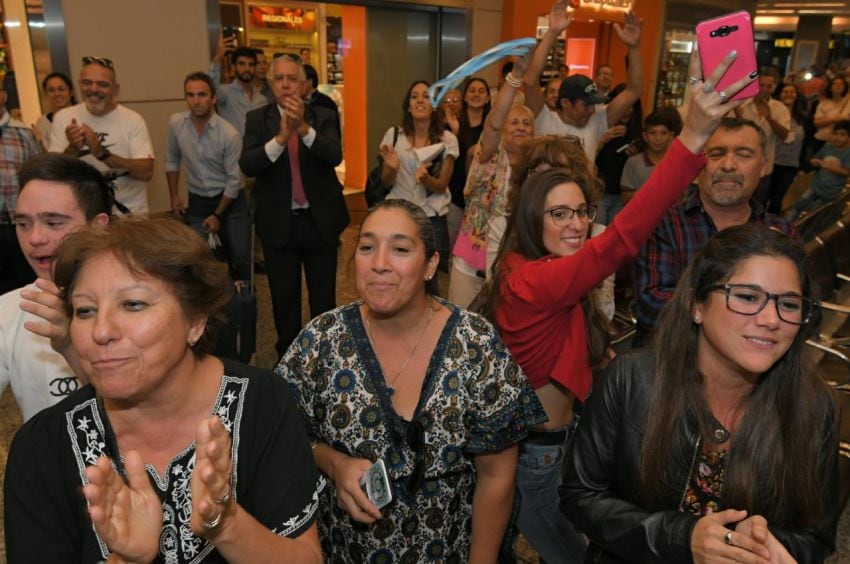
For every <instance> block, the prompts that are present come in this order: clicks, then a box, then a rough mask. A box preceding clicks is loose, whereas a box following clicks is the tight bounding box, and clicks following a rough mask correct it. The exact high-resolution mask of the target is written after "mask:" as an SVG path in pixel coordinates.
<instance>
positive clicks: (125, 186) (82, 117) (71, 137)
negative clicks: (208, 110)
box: [48, 57, 154, 213]
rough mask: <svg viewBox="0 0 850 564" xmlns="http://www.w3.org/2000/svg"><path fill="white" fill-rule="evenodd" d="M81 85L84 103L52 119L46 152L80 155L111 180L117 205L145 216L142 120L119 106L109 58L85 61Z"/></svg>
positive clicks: (149, 149) (149, 169)
mask: <svg viewBox="0 0 850 564" xmlns="http://www.w3.org/2000/svg"><path fill="white" fill-rule="evenodd" d="M79 84H80V93H81V94H82V95H83V101H82V103H80V104H77V105H76V106H71V107H69V108H65V109H62V110H59V111H58V112H57V113H56V115H55V116H53V127H52V128H51V130H50V144H49V147H48V150H49V151H50V152H52V153H65V154H66V155H71V156H73V157H78V158H80V159H82V160H84V161H86V162H87V163H89V164H90V165H92V166H94V167H95V168H97V169H98V170H99V171H100V172H101V174H103V175H104V176H106V177H107V178H110V179H112V178H114V180H115V201H116V202H117V203H118V204H120V205H122V206H126V207H127V208H129V210H130V211H132V212H133V213H146V212H147V211H148V192H147V182H148V180H150V179H151V177H152V176H153V161H154V156H153V146H152V145H151V139H150V135H149V134H148V128H147V125H145V120H144V119H143V118H142V116H140V115H139V114H137V113H136V112H134V111H133V110H131V109H129V108H127V107H125V106H122V105H120V104H119V103H118V100H117V98H118V90H119V85H118V81H117V80H116V75H115V65H114V64H113V63H112V61H111V60H109V59H104V58H101V57H83V67H82V69H81V70H80V83H79Z"/></svg>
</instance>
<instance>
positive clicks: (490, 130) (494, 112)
mask: <svg viewBox="0 0 850 564" xmlns="http://www.w3.org/2000/svg"><path fill="white" fill-rule="evenodd" d="M542 44H543V43H542V42H541V43H538V44H537V47H536V48H535V49H534V52H533V53H532V54H531V55H530V56H531V57H534V56H536V55H537V52H538V51H540V46H541V45H542ZM530 56H529V55H526V56H525V57H523V58H522V59H520V60H519V61H517V62H516V63H514V70H512V71H511V74H512V75H513V79H515V80H523V79H524V78H523V77H524V76H525V75H526V74H527V73H528V70H527V64H528V61H529V57H530ZM544 56H545V54H544ZM527 90H530V89H527ZM516 92H517V89H516V88H515V87H514V86H511V84H510V83H509V82H505V85H504V86H502V89H501V90H499V93H498V94H496V100H495V102H493V108H492V109H491V110H490V113H489V114H487V119H486V120H485V121H484V131H482V133H481V139H480V140H479V141H478V143H479V145H481V152H480V153H479V155H478V159H479V160H480V162H482V163H486V162H488V161H489V160H490V159H491V158H493V155H495V154H496V151H497V150H498V149H499V142H500V141H501V139H502V128H503V127H504V126H505V120H506V119H507V117H508V113H510V111H511V106H513V103H514V98H515V97H516ZM526 102H528V96H527V95H526Z"/></svg>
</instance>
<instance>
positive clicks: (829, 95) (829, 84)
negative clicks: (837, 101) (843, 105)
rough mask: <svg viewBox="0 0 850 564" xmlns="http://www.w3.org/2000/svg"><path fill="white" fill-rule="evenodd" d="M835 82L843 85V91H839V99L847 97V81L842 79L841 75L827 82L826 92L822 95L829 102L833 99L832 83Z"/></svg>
mask: <svg viewBox="0 0 850 564" xmlns="http://www.w3.org/2000/svg"><path fill="white" fill-rule="evenodd" d="M836 80H840V81H841V84H843V85H844V90H842V91H841V97H842V98H843V97H844V96H846V95H847V90H848V85H847V79H846V78H844V77H843V76H841V75H838V76H833V77H832V78H831V79H830V80H828V81H827V83H826V92H825V93H824V94H826V97H827V98H828V99H830V100H832V99H833V97H832V83H833V82H835V81H836Z"/></svg>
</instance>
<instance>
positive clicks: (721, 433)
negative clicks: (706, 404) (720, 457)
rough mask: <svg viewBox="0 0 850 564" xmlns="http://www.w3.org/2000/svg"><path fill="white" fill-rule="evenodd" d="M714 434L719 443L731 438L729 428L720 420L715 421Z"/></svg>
mask: <svg viewBox="0 0 850 564" xmlns="http://www.w3.org/2000/svg"><path fill="white" fill-rule="evenodd" d="M713 434H714V441H715V442H717V443H725V442H726V441H728V440H729V435H730V433H729V430H728V429H727V428H726V427H724V426H723V425H722V424H721V423H720V422H719V421H715V424H714V430H713Z"/></svg>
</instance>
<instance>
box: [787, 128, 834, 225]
mask: <svg viewBox="0 0 850 564" xmlns="http://www.w3.org/2000/svg"><path fill="white" fill-rule="evenodd" d="M810 162H811V164H812V166H813V167H815V168H816V169H817V170H816V171H815V175H814V177H813V178H812V185H811V187H810V188H809V189H808V190H807V191H806V193H805V194H803V196H802V197H801V198H800V199H799V200H798V201H797V203H796V204H794V207H793V209H791V210H790V211H789V212H788V216H787V219H789V220H790V221H794V220H795V219H797V217H799V215H800V214H801V213H802V212H803V211H804V210H806V209H815V208H817V207H818V206H821V205H823V204H825V203H827V202H830V201H832V200H834V199H836V198H837V197H838V196H839V195H840V194H841V192H842V191H843V190H844V186H845V185H846V184H847V176H848V175H850V120H842V121H839V122H838V123H836V124H835V125H834V126H832V138H831V139H830V140H829V142H828V143H827V144H826V145H824V146H823V147H821V149H820V150H819V151H818V152H817V153H816V154H815V156H814V157H812V160H811V161H810Z"/></svg>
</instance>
